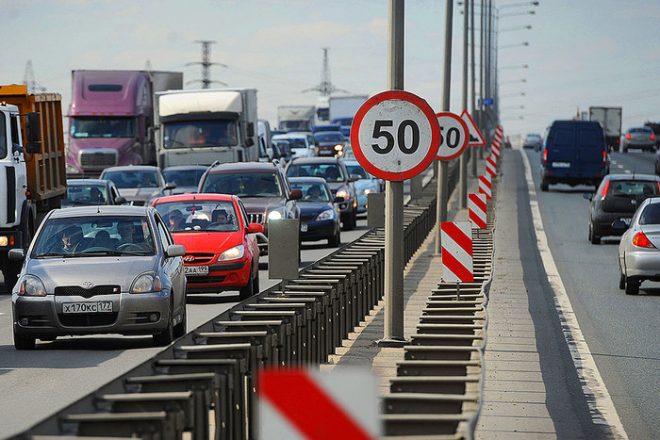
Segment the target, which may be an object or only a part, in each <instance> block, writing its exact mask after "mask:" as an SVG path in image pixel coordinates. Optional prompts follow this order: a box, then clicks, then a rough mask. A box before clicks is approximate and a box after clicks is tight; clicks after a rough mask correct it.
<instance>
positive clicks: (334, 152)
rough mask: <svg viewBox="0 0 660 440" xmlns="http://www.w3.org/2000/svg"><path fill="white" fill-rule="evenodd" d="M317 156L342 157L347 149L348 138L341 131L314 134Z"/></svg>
mask: <svg viewBox="0 0 660 440" xmlns="http://www.w3.org/2000/svg"><path fill="white" fill-rule="evenodd" d="M314 141H315V142H316V155H317V156H330V157H341V156H343V155H344V150H345V149H346V143H347V140H346V137H345V136H344V135H343V134H342V133H341V132H340V131H320V132H318V133H314Z"/></svg>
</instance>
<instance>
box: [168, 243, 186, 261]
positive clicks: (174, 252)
mask: <svg viewBox="0 0 660 440" xmlns="http://www.w3.org/2000/svg"><path fill="white" fill-rule="evenodd" d="M165 255H167V256H168V257H169V258H172V257H183V256H184V255H186V247H185V246H183V245H180V244H171V245H169V246H168V247H167V250H166V251H165Z"/></svg>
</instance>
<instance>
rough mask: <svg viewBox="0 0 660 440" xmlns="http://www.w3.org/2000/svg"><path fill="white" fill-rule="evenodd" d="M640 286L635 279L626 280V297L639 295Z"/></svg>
mask: <svg viewBox="0 0 660 440" xmlns="http://www.w3.org/2000/svg"><path fill="white" fill-rule="evenodd" d="M640 284H642V283H641V282H640V281H639V280H636V279H634V278H633V279H627V280H626V295H637V294H638V293H639V285H640Z"/></svg>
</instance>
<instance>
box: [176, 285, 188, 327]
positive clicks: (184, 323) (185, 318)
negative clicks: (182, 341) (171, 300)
mask: <svg viewBox="0 0 660 440" xmlns="http://www.w3.org/2000/svg"><path fill="white" fill-rule="evenodd" d="M187 321H188V312H187V311H186V295H185V294H184V295H183V317H182V318H181V322H180V323H178V324H177V325H175V326H174V337H175V338H180V337H181V336H183V335H185V334H186V331H187V330H188V323H187Z"/></svg>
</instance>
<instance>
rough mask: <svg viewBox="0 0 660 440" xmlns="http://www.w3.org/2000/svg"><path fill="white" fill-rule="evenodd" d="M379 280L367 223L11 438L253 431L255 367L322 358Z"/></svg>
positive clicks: (416, 242)
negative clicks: (289, 276) (292, 274)
mask: <svg viewBox="0 0 660 440" xmlns="http://www.w3.org/2000/svg"><path fill="white" fill-rule="evenodd" d="M451 171H452V173H451V175H450V182H452V185H451V187H452V188H453V187H455V182H456V180H457V174H458V173H457V167H452V169H451ZM435 203H436V201H435V190H434V188H429V189H428V190H425V191H424V193H423V195H422V197H421V198H419V199H415V200H412V201H411V202H410V203H409V204H408V205H406V207H405V208H404V228H405V232H404V239H405V246H404V253H405V255H404V258H405V261H406V262H407V261H409V260H410V259H411V258H412V256H413V254H414V253H415V251H416V250H417V249H418V248H419V247H420V246H421V244H422V242H423V241H424V239H425V238H426V236H427V235H428V233H429V231H430V230H431V229H432V227H433V225H434V224H435ZM383 284H384V233H383V230H382V229H378V230H371V231H369V232H367V233H366V234H365V235H363V236H362V237H361V238H359V239H357V240H356V241H354V242H352V243H350V244H347V245H346V246H344V247H343V248H341V249H339V250H337V251H335V252H334V253H332V254H330V255H328V256H326V257H324V258H323V259H321V260H319V261H317V262H315V263H314V264H312V265H310V266H308V267H306V268H304V269H303V270H301V271H300V273H299V277H298V279H295V280H291V281H288V282H287V283H286V285H285V286H283V285H282V283H280V284H277V285H275V286H273V287H271V288H269V289H267V290H265V291H263V292H261V293H259V294H258V295H255V296H253V297H251V298H249V299H247V300H245V301H243V302H241V303H239V304H238V305H236V306H234V307H233V308H231V309H229V310H227V311H225V312H224V313H222V314H220V315H219V316H217V317H216V318H214V319H212V320H211V321H209V322H207V323H205V324H203V325H201V326H200V327H198V328H197V329H196V330H194V331H193V332H191V333H188V334H187V335H185V336H184V337H182V338H181V339H179V340H177V341H176V342H175V343H174V344H173V345H171V346H169V347H168V348H166V349H165V350H164V351H161V352H159V353H158V354H156V355H155V356H154V357H153V358H151V359H149V360H147V361H146V362H144V363H142V364H140V365H138V366H137V367H135V368H133V369H132V370H130V371H129V372H127V373H125V374H123V375H122V376H120V377H118V378H116V379H114V380H112V381H111V382H109V383H108V384H106V385H104V386H102V387H100V388H99V389H98V390H96V391H94V392H92V393H90V394H89V395H87V396H85V397H83V398H82V399H80V400H78V401H76V402H74V403H73V404H71V405H69V406H68V407H66V408H64V409H62V410H60V411H58V412H57V413H56V414H53V415H52V416H50V417H48V418H47V419H45V420H43V421H41V422H39V423H38V424H36V425H34V426H33V427H31V428H29V429H28V430H26V431H24V432H22V433H20V434H18V435H16V436H14V437H13V438H16V439H26V438H42V439H43V438H44V436H46V437H49V436H68V437H89V436H96V437H107V436H112V437H116V438H121V437H126V438H129V437H131V438H135V437H138V438H143V439H154V440H156V439H158V440H168V439H179V438H181V437H182V435H183V434H184V433H188V434H189V435H190V436H191V437H192V438H193V439H199V440H201V439H208V438H209V436H210V434H211V433H213V437H214V438H215V439H251V438H255V437H256V434H255V433H254V432H253V429H254V427H255V426H256V423H255V422H256V421H257V413H256V410H255V405H254V403H255V391H256V383H255V382H256V377H257V372H258V370H259V369H260V368H262V367H264V366H271V367H272V366H296V365H305V364H318V363H322V362H325V361H326V360H327V358H328V356H329V355H330V354H333V353H334V351H335V348H336V347H340V346H341V344H342V340H343V339H345V338H346V337H347V336H348V334H349V332H351V331H352V330H353V329H354V328H355V327H356V326H358V325H359V323H360V321H361V320H362V319H363V318H364V317H365V316H366V315H367V314H368V313H369V311H370V310H371V309H372V308H373V307H374V306H375V305H376V304H377V303H378V301H379V299H380V298H381V296H382V293H383Z"/></svg>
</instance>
